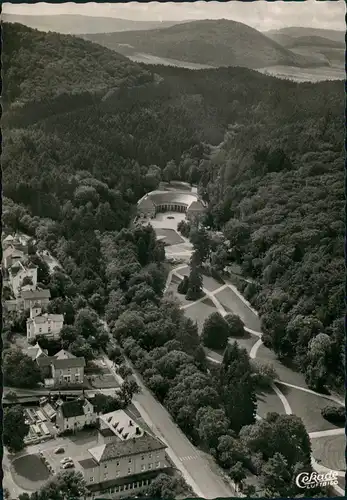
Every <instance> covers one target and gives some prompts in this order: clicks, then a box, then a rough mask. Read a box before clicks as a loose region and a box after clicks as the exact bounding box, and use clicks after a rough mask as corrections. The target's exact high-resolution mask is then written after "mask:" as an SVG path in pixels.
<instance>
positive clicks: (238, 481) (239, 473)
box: [229, 462, 247, 491]
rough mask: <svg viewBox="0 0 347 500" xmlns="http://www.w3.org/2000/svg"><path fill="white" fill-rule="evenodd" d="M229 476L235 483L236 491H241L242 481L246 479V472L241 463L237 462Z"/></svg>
mask: <svg viewBox="0 0 347 500" xmlns="http://www.w3.org/2000/svg"><path fill="white" fill-rule="evenodd" d="M229 476H230V479H231V480H232V481H234V483H235V486H236V491H238V490H239V488H240V485H242V481H243V480H244V479H246V477H247V475H246V471H245V469H244V467H243V464H242V463H241V462H236V464H235V465H233V466H232V467H231V469H230V471H229Z"/></svg>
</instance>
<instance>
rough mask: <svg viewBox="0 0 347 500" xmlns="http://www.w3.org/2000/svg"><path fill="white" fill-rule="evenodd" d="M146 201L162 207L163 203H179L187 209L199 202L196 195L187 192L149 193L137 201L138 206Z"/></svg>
mask: <svg viewBox="0 0 347 500" xmlns="http://www.w3.org/2000/svg"><path fill="white" fill-rule="evenodd" d="M146 199H151V200H152V201H153V203H154V205H163V204H165V203H179V204H183V205H186V206H187V207H189V206H190V205H191V204H192V203H193V202H196V201H200V202H201V200H200V198H199V196H198V194H197V193H192V192H189V191H158V190H157V191H151V192H150V193H147V194H145V195H144V196H143V197H142V198H141V199H140V200H139V201H138V204H140V203H141V202H142V201H144V200H146ZM201 203H202V202H201ZM202 204H203V203H202Z"/></svg>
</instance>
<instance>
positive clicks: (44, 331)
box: [27, 304, 64, 341]
mask: <svg viewBox="0 0 347 500" xmlns="http://www.w3.org/2000/svg"><path fill="white" fill-rule="evenodd" d="M63 325H64V316H63V314H48V313H45V314H42V307H40V306H39V305H36V304H35V305H34V307H31V309H30V317H29V318H28V319H27V339H28V341H30V340H33V339H36V337H37V336H39V335H44V336H45V337H46V338H48V339H58V338H59V337H60V331H61V329H62V328H63Z"/></svg>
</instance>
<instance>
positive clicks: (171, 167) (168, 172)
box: [163, 160, 178, 184]
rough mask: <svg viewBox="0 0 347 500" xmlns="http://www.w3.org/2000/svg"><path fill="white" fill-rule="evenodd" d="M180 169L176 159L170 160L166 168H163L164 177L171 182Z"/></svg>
mask: <svg viewBox="0 0 347 500" xmlns="http://www.w3.org/2000/svg"><path fill="white" fill-rule="evenodd" d="M177 173H178V169H177V166H176V163H175V161H174V160H170V161H169V162H168V163H167V164H166V166H165V168H164V170H163V179H164V180H165V181H166V182H168V183H169V184H170V182H171V181H172V180H174V178H175V177H177Z"/></svg>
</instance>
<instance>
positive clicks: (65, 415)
mask: <svg viewBox="0 0 347 500" xmlns="http://www.w3.org/2000/svg"><path fill="white" fill-rule="evenodd" d="M55 422H56V426H57V427H58V429H59V432H65V431H77V430H81V429H83V427H84V426H85V425H93V424H96V422H97V414H96V412H95V410H94V406H93V405H92V403H91V402H90V401H89V400H88V399H87V398H85V397H84V396H81V397H80V398H77V399H75V400H73V401H64V402H63V401H61V402H60V403H59V404H58V408H57V414H56V421H55Z"/></svg>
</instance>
